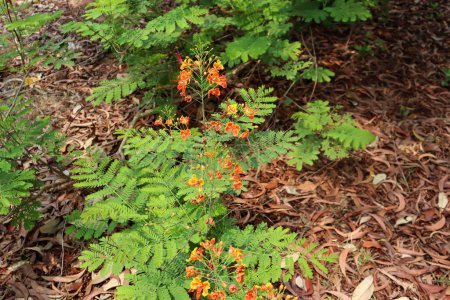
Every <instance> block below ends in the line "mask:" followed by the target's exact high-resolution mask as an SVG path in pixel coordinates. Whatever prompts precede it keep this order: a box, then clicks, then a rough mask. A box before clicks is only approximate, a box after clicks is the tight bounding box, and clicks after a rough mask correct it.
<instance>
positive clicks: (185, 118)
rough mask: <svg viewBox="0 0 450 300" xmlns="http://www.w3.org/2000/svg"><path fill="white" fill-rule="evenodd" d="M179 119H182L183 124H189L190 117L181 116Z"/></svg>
mask: <svg viewBox="0 0 450 300" xmlns="http://www.w3.org/2000/svg"><path fill="white" fill-rule="evenodd" d="M179 121H180V123H181V124H183V125H188V124H189V117H185V116H181V117H180V118H179Z"/></svg>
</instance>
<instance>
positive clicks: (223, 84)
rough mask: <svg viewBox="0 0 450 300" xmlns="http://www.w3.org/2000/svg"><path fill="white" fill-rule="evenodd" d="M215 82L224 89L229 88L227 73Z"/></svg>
mask: <svg viewBox="0 0 450 300" xmlns="http://www.w3.org/2000/svg"><path fill="white" fill-rule="evenodd" d="M215 82H216V83H217V85H220V86H221V87H223V88H224V89H226V88H227V77H226V76H225V75H222V76H219V77H218V78H217V80H216V81H215Z"/></svg>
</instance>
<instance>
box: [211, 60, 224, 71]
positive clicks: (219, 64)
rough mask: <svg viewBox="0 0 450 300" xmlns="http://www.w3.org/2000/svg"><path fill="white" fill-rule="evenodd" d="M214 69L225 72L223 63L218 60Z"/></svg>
mask: <svg viewBox="0 0 450 300" xmlns="http://www.w3.org/2000/svg"><path fill="white" fill-rule="evenodd" d="M213 68H214V69H215V70H217V71H220V70H223V65H222V62H221V61H220V60H217V61H216V62H215V63H214V64H213Z"/></svg>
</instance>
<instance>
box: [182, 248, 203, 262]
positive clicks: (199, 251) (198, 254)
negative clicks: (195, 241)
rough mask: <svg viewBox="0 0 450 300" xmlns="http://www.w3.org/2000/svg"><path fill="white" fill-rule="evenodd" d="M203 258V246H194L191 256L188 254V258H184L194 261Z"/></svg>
mask: <svg viewBox="0 0 450 300" xmlns="http://www.w3.org/2000/svg"><path fill="white" fill-rule="evenodd" d="M202 259H203V248H197V247H195V248H194V250H192V252H191V256H189V259H188V260H186V261H187V262H190V261H194V260H200V261H201V260H202Z"/></svg>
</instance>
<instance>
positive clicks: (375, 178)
mask: <svg viewBox="0 0 450 300" xmlns="http://www.w3.org/2000/svg"><path fill="white" fill-rule="evenodd" d="M386 178H387V175H386V174H384V173H380V174H377V175H375V176H373V180H372V183H373V184H374V185H377V184H379V183H381V182H383V181H385V180H386Z"/></svg>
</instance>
